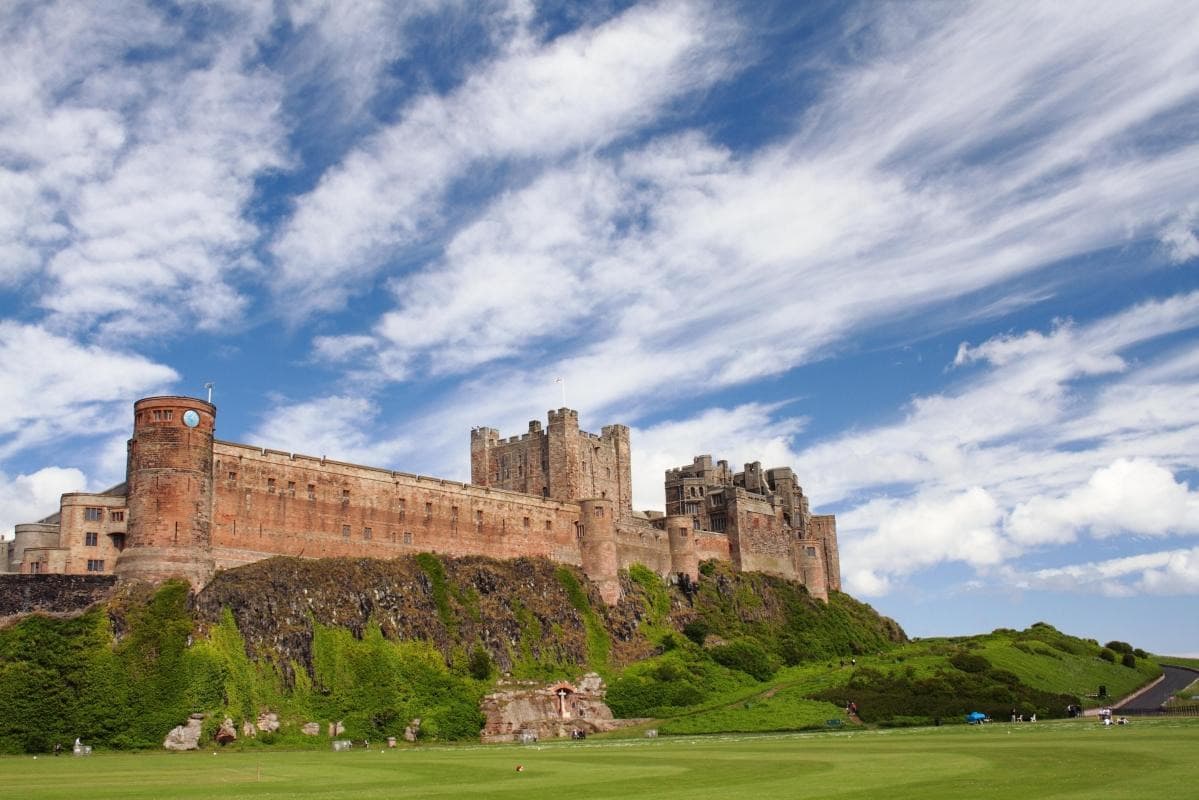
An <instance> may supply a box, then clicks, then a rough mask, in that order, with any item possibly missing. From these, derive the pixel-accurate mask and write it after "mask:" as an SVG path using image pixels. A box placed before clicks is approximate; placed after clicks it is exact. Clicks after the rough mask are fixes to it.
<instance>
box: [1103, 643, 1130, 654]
mask: <svg viewBox="0 0 1199 800" xmlns="http://www.w3.org/2000/svg"><path fill="white" fill-rule="evenodd" d="M1104 647H1106V648H1107V649H1108V650H1113V651H1115V652H1117V653H1131V652H1132V645H1130V644H1129V643H1128V642H1121V641H1111V642H1108V643H1107V644H1105V645H1104Z"/></svg>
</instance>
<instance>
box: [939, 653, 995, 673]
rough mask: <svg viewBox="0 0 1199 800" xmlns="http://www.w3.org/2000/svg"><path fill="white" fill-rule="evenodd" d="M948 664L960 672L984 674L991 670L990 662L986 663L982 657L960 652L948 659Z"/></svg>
mask: <svg viewBox="0 0 1199 800" xmlns="http://www.w3.org/2000/svg"><path fill="white" fill-rule="evenodd" d="M949 663H950V664H953V665H954V666H955V667H957V668H958V669H960V670H961V671H962V672H986V671H987V670H989V669H990V668H991V662H990V661H987V659H986V658H984V657H983V656H978V655H974V654H973V653H967V652H965V651H961V652H958V653H955V654H954V655H953V657H951V658H950V659H949Z"/></svg>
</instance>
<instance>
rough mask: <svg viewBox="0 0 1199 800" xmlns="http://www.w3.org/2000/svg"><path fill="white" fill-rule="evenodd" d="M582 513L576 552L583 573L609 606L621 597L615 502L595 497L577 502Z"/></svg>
mask: <svg viewBox="0 0 1199 800" xmlns="http://www.w3.org/2000/svg"><path fill="white" fill-rule="evenodd" d="M579 509H580V511H581V512H582V513H581V515H580V516H581V517H582V519H581V520H580V531H579V551H580V554H581V556H582V559H583V572H585V573H587V577H588V578H590V579H591V580H592V582H593V583H595V584H597V585H598V586H599V590H600V595H601V596H602V597H603V598H604V602H605V603H607V604H608V605H615V603H616V601H617V600H619V599H620V578H619V577H618V576H617V571H618V570H619V569H620V559H619V557H618V556H617V553H616V503H615V502H613V501H612V500H610V499H608V498H598V497H594V498H591V499H588V500H580V501H579Z"/></svg>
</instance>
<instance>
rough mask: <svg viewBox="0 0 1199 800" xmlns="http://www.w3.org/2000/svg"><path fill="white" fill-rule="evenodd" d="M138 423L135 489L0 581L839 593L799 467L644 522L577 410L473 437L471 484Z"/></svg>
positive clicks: (71, 501)
mask: <svg viewBox="0 0 1199 800" xmlns="http://www.w3.org/2000/svg"><path fill="white" fill-rule="evenodd" d="M133 413H134V421H133V437H132V438H131V439H130V440H129V445H128V460H127V464H126V477H125V482H124V483H121V484H119V485H117V486H114V487H113V488H111V489H109V490H107V491H104V492H99V493H88V492H73V493H69V494H64V495H63V496H62V499H61V504H60V507H59V510H58V512H57V513H55V514H53V515H51V516H48V517H46V518H45V519H42V520H40V521H38V522H32V523H25V524H20V525H17V526H16V527H15V531H14V533H15V536H14V539H13V541H11V542H9V543H7V547H6V552H5V551H0V556H4V558H2V559H0V567H4V568H6V569H7V571H10V572H20V573H25V574H42V573H65V574H88V573H114V574H116V575H117V576H118V577H122V578H131V579H143V580H150V581H158V580H162V579H165V578H167V577H171V576H182V577H185V578H186V579H187V580H189V581H190V582H191V583H192V585H193V586H196V587H201V586H203V585H204V584H205V583H207V582H208V580H209V579H210V578H211V577H212V575H213V573H214V572H215V571H216V570H218V569H226V568H230V567H236V566H240V565H243V564H249V563H252V562H254V561H258V560H261V559H264V558H270V557H271V556H277V555H288V556H298V557H304V558H328V557H336V556H353V557H371V558H390V557H394V556H398V555H403V554H409V553H419V552H435V553H441V554H445V555H450V556H465V555H485V556H491V557H494V558H515V557H519V556H542V557H545V558H548V559H551V560H553V561H556V562H559V563H565V564H574V565H576V566H579V567H581V568H582V569H583V571H584V572H585V573H586V574H587V575H588V577H590V578H591V580H592V581H594V582H595V583H596V584H597V585H598V586H599V589H600V592H601V594H602V595H603V598H604V600H605V601H606V602H608V603H615V602H616V601H617V600H618V599H619V596H620V582H619V579H618V571H619V570H620V569H622V568H627V567H628V566H630V565H631V564H634V563H640V564H643V565H645V566H647V567H649V568H650V569H652V570H654V571H656V572H657V573H658V574H660V575H663V576H687V578H689V579H691V580H697V579H698V577H699V575H698V570H699V562H700V561H703V560H706V559H721V560H724V561H731V562H732V563H733V564H734V565H736V566H737V568H739V569H742V570H755V571H763V572H771V573H775V574H778V575H783V576H785V577H788V578H791V579H793V580H797V581H800V582H802V583H803V584H804V585H805V586H806V587H807V589H808V591H809V592H810V593H811V594H812V595H813V596H815V597H819V598H821V599H827V598H828V592H829V591H830V590H840V588H841V581H840V567H839V563H838V552H837V530H836V520H835V519H834V518H833V517H832V516H813V515H812V514H811V513H810V511H809V508H808V500H807V497H805V496H804V494H803V489H802V488H801V487H800V485H799V483H798V481H797V480H796V478H795V474H794V473H793V472H792V471H791V470H790V469H789V468H779V469H770V470H763V469H762V468H761V465H759V464H757V463H754V464H748V465H746V467H745V471H744V472H740V473H736V474H734V473H733V472H732V471H730V469H729V467H728V464H727V462H724V461H720V462H717V463H716V465H715V466H713V463H712V458H711V457H710V456H700V457H697V458H696V459H695V460H694V463H692V464H690V465H687V466H683V467H680V468H678V469H672V470H669V471H668V472H667V474H666V513H665V514H663V513H661V512H639V511H634V510H633V508H632V479H631V475H630V471H629V429H628V428H627V427H625V426H623V425H608V426H605V427H604V428H603V429H602V432H601V433H600V434H599V435H596V434H593V433H588V432H586V431H583V430H580V429H579V418H578V412H576V411H573V410H571V409H568V408H560V409H558V410H557V411H550V412H549V419H548V424H547V425H546V426H545V427H544V428H543V427H542V425H541V423H540V422H537V421H533V422H530V423H529V429H528V432H527V433H523V434H521V435H519V436H511V437H508V438H506V439H505V438H502V437H500V435H499V432H498V431H496V430H494V429H492V428H476V429H475V430H473V431H471V436H470V455H471V483H469V484H463V483H458V482H455V481H448V480H442V479H440V478H429V477H424V476H421V475H412V474H409V473H404V472H395V471H392V470H386V469H376V468H372V467H365V466H360V465H356V464H346V463H342V462H338V461H332V460H329V459H326V458H324V457H320V458H317V457H313V456H304V455H298V454H294V453H287V452H282V451H278V450H269V449H265V448H260V447H250V446H247V445H244V444H236V443H234V442H224V441H220V440H218V439H216V438H215V436H214V433H215V430H216V406H214V405H212V404H211V403H207V402H205V401H203V400H199V399H195V398H191V397H148V398H144V399H142V400H138V401H137V402H136V403H134V406H133Z"/></svg>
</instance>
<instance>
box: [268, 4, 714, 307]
mask: <svg viewBox="0 0 1199 800" xmlns="http://www.w3.org/2000/svg"><path fill="white" fill-rule="evenodd" d="M713 27H715V28H716V30H711V29H712V28H713ZM729 32H730V29H729V26H728V23H726V22H723V21H722V20H720V19H718V18H716V17H714V16H713V15H712V14H711V13H710V12H708V11H707V10H704V9H703V8H702V7H700V6H698V5H687V4H682V3H663V4H657V5H652V6H648V7H636V8H633V9H630V10H629V11H627V12H625V13H624V14H622V15H620V16H619V17H617V18H615V19H614V20H611V21H609V22H607V23H604V24H602V25H600V26H598V27H595V28H588V29H584V30H581V31H576V32H574V33H571V34H568V35H565V36H561V37H559V38H556V39H554V40H552V41H550V42H548V43H544V44H543V43H540V42H536V41H533V40H532V39H531V38H530V37H529V36H527V35H516V36H514V37H513V38H512V39H511V42H510V47H509V49H508V51H507V52H506V53H505V54H503V55H502V56H500V57H499V58H497V59H496V60H495V61H493V62H492V63H490V64H488V65H487V66H485V67H484V68H483V69H482V70H480V71H478V72H476V73H475V74H473V75H472V76H471V77H470V78H468V79H467V80H466V82H465V83H464V84H463V85H462V86H460V87H458V88H457V89H455V90H454V91H453V92H452V93H450V94H448V95H445V96H438V95H425V96H422V97H420V98H418V99H417V100H415V101H413V102H412V103H411V104H410V105H409V107H408V108H407V109H405V111H404V113H403V114H402V116H401V118H400V119H399V121H398V122H397V123H396V124H394V125H392V126H390V127H388V128H386V129H383V130H381V131H379V132H378V133H377V134H375V135H374V136H372V137H371V138H370V140H369V141H367V142H364V143H363V144H362V145H361V146H360V147H358V148H356V149H355V150H354V151H352V152H351V153H350V154H349V155H347V157H346V158H345V159H344V161H343V162H342V163H341V164H340V165H339V166H338V167H336V168H335V169H333V170H330V171H329V172H328V173H327V174H326V175H324V177H323V178H322V179H321V182H320V184H319V185H318V186H317V187H316V188H315V189H314V190H313V191H312V192H310V193H308V194H307V195H305V196H303V197H301V198H300V199H299V201H298V204H297V208H296V212H295V214H294V215H293V216H292V218H291V219H290V220H289V222H288V223H287V225H286V226H285V228H284V230H283V232H282V233H281V235H280V236H279V237H278V239H277V240H276V242H275V243H274V245H273V248H272V249H273V252H274V255H275V258H276V259H277V261H278V263H279V265H280V267H281V269H282V273H283V276H284V277H285V280H284V281H282V282H281V283H280V291H279V294H280V296H281V297H283V298H284V299H285V300H286V301H287V303H288V305H287V306H286V307H287V308H289V309H290V310H291V311H293V312H297V313H300V312H303V311H310V310H328V309H331V308H337V307H339V306H340V305H341V303H342V302H344V300H345V298H346V297H347V296H348V295H349V294H351V293H352V290H351V287H352V286H353V285H355V283H356V282H360V281H362V280H364V279H369V278H370V277H371V276H373V275H374V274H376V273H377V271H378V270H379V269H380V268H381V267H382V266H383V265H384V264H386V263H387V262H388V261H391V260H394V259H396V258H397V250H398V249H400V248H402V247H404V246H406V245H411V244H413V243H415V242H418V241H420V240H421V238H422V237H423V236H424V233H423V231H424V229H425V228H426V227H428V226H429V225H431V224H434V223H435V221H436V220H437V218H438V216H439V214H440V212H441V210H442V207H443V205H442V204H443V201H444V196H445V193H446V191H447V190H448V189H449V188H450V187H451V186H452V185H453V184H454V182H455V181H457V180H460V179H462V178H463V177H465V176H466V174H467V171H468V170H470V169H472V168H474V169H484V168H486V167H487V165H489V164H496V163H497V162H503V161H505V160H508V159H516V160H532V161H549V162H550V163H552V162H553V161H554V160H555V159H557V158H558V157H561V156H562V155H565V154H569V153H573V152H578V151H580V150H590V149H594V148H597V147H601V146H603V145H605V144H608V143H610V142H613V141H614V140H616V139H619V138H620V137H621V136H625V135H627V134H629V133H631V132H633V131H635V130H637V129H638V128H639V127H640V126H643V125H645V124H647V123H649V122H651V121H653V120H654V119H655V118H656V117H657V115H659V114H660V113H662V112H663V110H664V109H665V108H666V107H667V106H668V104H669V103H670V102H671V101H673V100H675V99H677V98H678V97H680V96H681V95H684V94H686V93H688V92H692V91H695V90H696V89H700V88H703V87H705V86H708V85H710V84H711V83H712V82H714V81H716V80H718V79H719V78H721V77H722V75H723V74H724V72H725V68H726V61H725V60H724V59H722V58H721V53H722V51H723V50H724V49H725V48H727V46H728V35H729ZM359 285H361V284H359Z"/></svg>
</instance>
